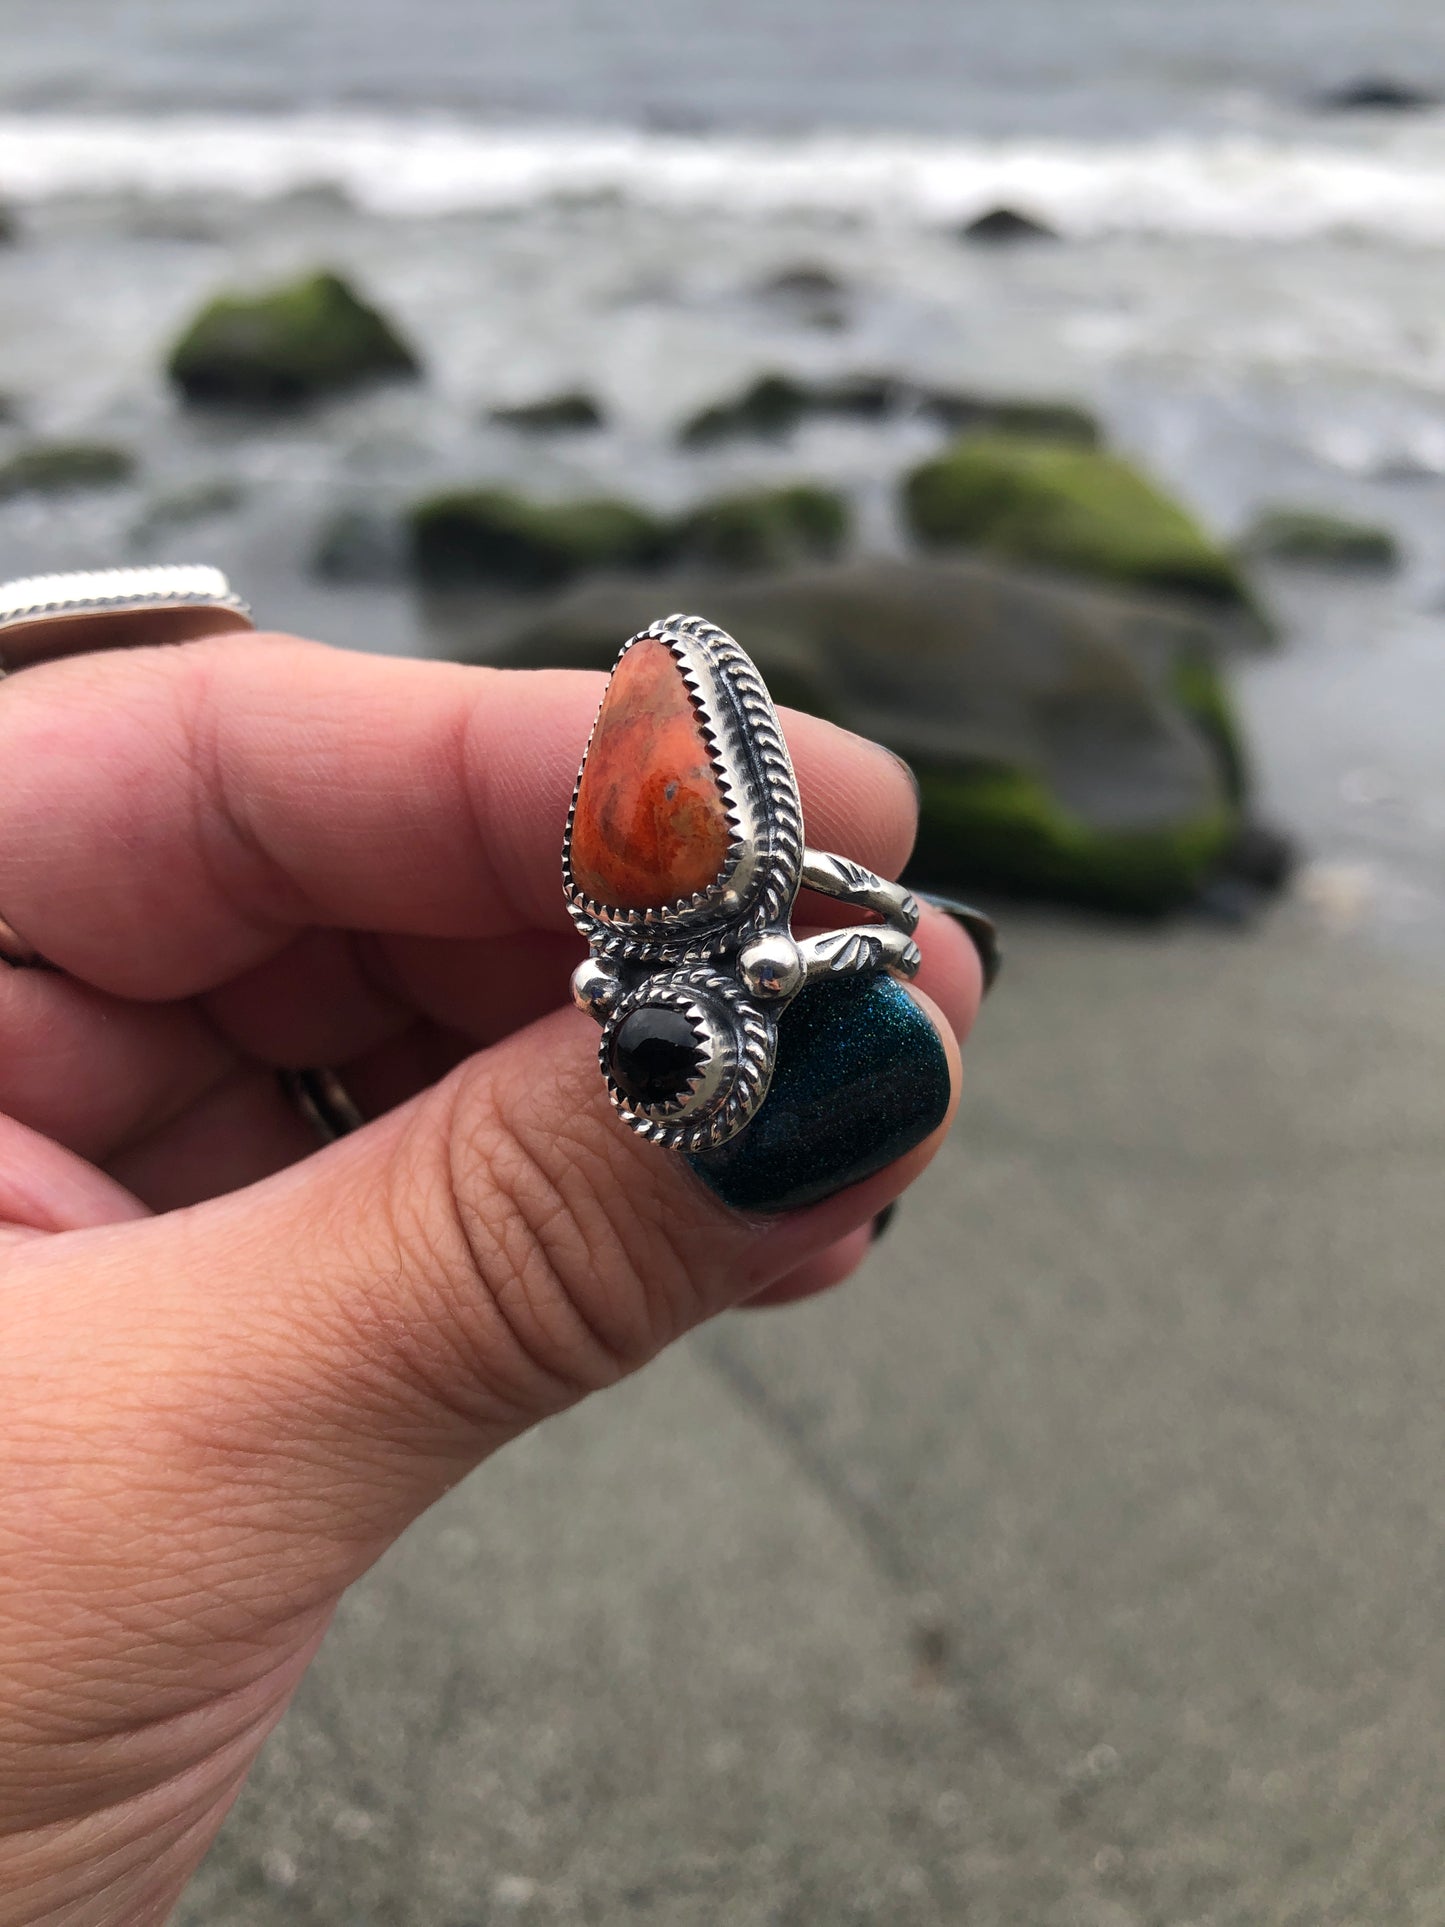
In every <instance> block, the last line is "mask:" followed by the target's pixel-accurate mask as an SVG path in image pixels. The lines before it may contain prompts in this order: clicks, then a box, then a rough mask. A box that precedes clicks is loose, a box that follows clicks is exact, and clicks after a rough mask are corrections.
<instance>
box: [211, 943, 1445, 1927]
mask: <svg viewBox="0 0 1445 1927" xmlns="http://www.w3.org/2000/svg"><path fill="white" fill-rule="evenodd" d="M1009 927H1010V935H1011V940H1012V941H1011V955H1010V958H1009V964H1008V967H1007V970H1006V972H1005V975H1004V978H1003V979H1002V981H1001V984H1000V987H999V990H998V992H997V995H996V997H995V998H994V999H993V1000H992V1002H991V1005H990V1008H989V1009H988V1011H987V1013H986V1015H985V1018H984V1020H983V1022H982V1023H981V1025H980V1028H979V1031H978V1033H977V1036H976V1040H975V1044H974V1047H973V1048H972V1049H971V1051H970V1054H969V1069H970V1081H969V1088H968V1092H967V1096H966V1100H965V1104H964V1109H963V1115H962V1119H961V1122H960V1125H959V1128H958V1130H957V1132H956V1135H955V1137H954V1140H953V1141H952V1143H951V1145H950V1146H949V1148H948V1150H947V1151H946V1152H945V1154H944V1155H943V1156H942V1157H941V1158H940V1159H939V1161H938V1163H937V1164H936V1165H935V1167H934V1169H933V1170H932V1171H931V1173H930V1174H929V1175H928V1177H927V1178H926V1180H925V1181H924V1182H923V1183H922V1184H921V1185H920V1186H919V1188H918V1190H917V1192H916V1193H915V1194H914V1196H913V1197H912V1198H911V1199H910V1200H909V1202H908V1204H907V1206H906V1208H905V1209H904V1210H903V1211H902V1212H901V1213H900V1214H899V1217H898V1220H897V1223H896V1225H895V1227H894V1229H893V1230H892V1231H891V1232H890V1234H889V1237H888V1239H887V1241H886V1243H885V1244H883V1245H882V1246H881V1247H880V1248H879V1252H878V1255H877V1256H876V1258H875V1259H874V1260H873V1261H872V1263H871V1265H870V1267H869V1270H868V1272H867V1274H866V1275H865V1276H863V1277H861V1278H860V1279H859V1280H858V1281H857V1282H856V1283H854V1284H853V1285H852V1286H851V1287H849V1288H848V1289H847V1290H846V1291H844V1292H843V1293H841V1294H839V1295H837V1296H836V1297H835V1298H833V1299H832V1300H831V1301H826V1302H823V1303H820V1304H817V1305H814V1306H810V1307H807V1308H805V1309H801V1310H797V1311H793V1312H789V1313H782V1314H773V1315H770V1316H753V1317H746V1316H741V1317H734V1318H732V1319H730V1320H727V1321H725V1322H724V1323H723V1324H721V1325H719V1326H717V1327H715V1328H713V1329H712V1330H710V1331H708V1332H706V1333H703V1334H700V1335H698V1336H697V1337H696V1338H695V1339H694V1340H693V1341H691V1342H690V1343H688V1344H687V1345H686V1346H684V1347H683V1348H682V1349H681V1350H680V1351H679V1352H677V1353H676V1354H675V1355H673V1356H672V1357H670V1358H668V1359H667V1360H665V1361H664V1362H663V1363H662V1364H661V1365H659V1366H658V1367H656V1368H655V1369H654V1370H653V1371H652V1372H651V1373H649V1374H647V1375H645V1376H644V1377H643V1378H642V1379H641V1380H639V1381H637V1382H636V1383H634V1384H632V1385H630V1386H628V1387H626V1388H625V1389H623V1390H622V1391H621V1392H619V1393H616V1394H613V1395H609V1396H608V1397H607V1398H605V1399H599V1400H597V1401H594V1402H593V1403H592V1404H591V1405H590V1406H588V1407H586V1408H584V1409H583V1410H581V1411H579V1412H577V1413H576V1414H574V1415H573V1416H571V1417H570V1418H569V1419H567V1420H565V1421H564V1422H562V1423H560V1424H558V1425H555V1426H553V1427H550V1428H548V1429H547V1430H545V1431H543V1432H541V1433H539V1434H538V1435H536V1436H535V1437H533V1438H531V1439H529V1440H527V1441H525V1442H524V1443H523V1444H521V1445H520V1446H518V1447H516V1448H514V1449H513V1450H512V1451H511V1452H510V1453H509V1454H506V1455H504V1456H503V1457H502V1458H501V1459H499V1460H498V1461H497V1462H496V1463H495V1464H494V1465H492V1466H491V1467H490V1468H488V1469H487V1470H485V1471H484V1472H483V1473H482V1474H480V1475H479V1476H478V1477H476V1478H474V1479H473V1480H472V1481H471V1482H470V1483H469V1484H468V1485H466V1486H465V1487H464V1488H462V1489H461V1490H459V1491H458V1492H457V1493H456V1494H455V1495H453V1497H452V1498H451V1499H450V1500H448V1502H447V1503H446V1504H445V1505H443V1506H442V1507H440V1508H439V1509H438V1510H437V1511H436V1512H435V1513H434V1514H433V1515H432V1516H431V1517H429V1518H428V1519H427V1520H426V1521H424V1522H423V1524H422V1525H421V1526H420V1527H419V1528H418V1529H416V1530H415V1531H414V1532H413V1533H412V1534H411V1535H410V1537H409V1538H408V1539H407V1540H406V1541H405V1542H404V1544H403V1545H402V1546H401V1547H399V1548H398V1549H397V1550H396V1552H395V1553H394V1554H393V1555H392V1556H391V1557H390V1558H389V1559H388V1560H387V1561H386V1562H385V1563H384V1564H383V1566H382V1567H381V1568H380V1569H378V1571H377V1572H375V1573H374V1574H373V1575H372V1576H371V1577H370V1578H369V1579H368V1580H367V1581H366V1582H364V1583H363V1584H362V1585H361V1586H359V1587H358V1588H357V1589H356V1590H355V1592H354V1594H353V1595H352V1596H351V1597H350V1598H349V1599H348V1601H347V1602H346V1605H345V1607H344V1608H343V1611H342V1613H341V1615H340V1618H339V1621H338V1624H337V1627H336V1630H335V1633H334V1635H333V1637H332V1640H331V1642H330V1643H329V1645H328V1646H327V1648H326V1649H325V1652H324V1654H323V1656H322V1659H321V1661H320V1663H319V1664H318V1666H317V1667H316V1669H315V1671H314V1674H313V1676H312V1677H311V1678H310V1679H309V1681H308V1682H307V1684H306V1686H305V1687H304V1688H303V1691H302V1693H301V1695H300V1698H299V1700H298V1701H297V1704H296V1706H295V1708H294V1710H293V1712H292V1713H291V1715H290V1716H289V1718H288V1720H287V1721H286V1723H285V1724H284V1726H283V1727H282V1729H281V1731H280V1732H279V1734H278V1735H277V1737H276V1738H275V1740H274V1741H273V1743H272V1744H271V1746H270V1748H269V1749H268V1751H267V1753H266V1755H265V1756H264V1758H263V1761H262V1763H261V1766H260V1768H259V1770H258V1771H257V1773H256V1775H255V1777H254V1780H253V1782H252V1785H251V1787H250V1789H249V1790H248V1792H247V1793H246V1795H245V1796H244V1797H243V1800H242V1802H241V1805H240V1807H239V1808H238V1810H237V1812H236V1815H235V1816H234V1818H233V1820H232V1822H231V1824H230V1826H229V1827H228V1829H227V1831H226V1832H225V1834H224V1835H223V1837H222V1839H221V1841H220V1843H219V1845H218V1846H217V1848H216V1849H215V1851H214V1853H213V1855H212V1858H211V1860H210V1862H209V1863H208V1865H207V1867H206V1869H205V1870H204V1871H203V1873H202V1875H201V1877H200V1879H199V1881H198V1882H197V1884H196V1886H195V1888H194V1889H193V1892H192V1895H191V1896H190V1898H189V1900H188V1902H187V1903H186V1905H185V1907H184V1909H183V1910H182V1913H181V1915H180V1917H179V1918H180V1919H181V1921H182V1922H184V1923H186V1924H187V1927H199V1923H201V1922H211V1921H218V1920H224V1921H225V1922H226V1923H227V1927H272V1923H275V1927H280V1923H282V1922H285V1923H288V1924H289V1923H294V1922H297V1921H311V1922H316V1923H332V1922H336V1923H341V1922H346V1923H348V1927H359V1924H360V1923H382V1922H386V1923H393V1922H403V1921H404V1922H407V1923H427V1924H428V1927H430V1923H436V1927H474V1924H475V1923H481V1922H484V1921H485V1922H488V1923H491V1922H510V1921H517V1922H523V1923H533V1922H536V1923H543V1922H545V1923H552V1922H569V1923H570V1922H612V1921H619V1920H627V1921H632V1922H656V1923H659V1927H662V1924H663V1923H665V1924H666V1927H690V1924H691V1923H694V1922H696V1923H699V1924H701V1923H704V1922H706V1923H713V1922H716V1921H719V1920H726V1921H727V1922H728V1923H729V1927H765V1924H766V1927H775V1924H777V1927H781V1924H782V1923H789V1927H794V1924H796V1927H839V1924H840V1923H851V1922H865V1921H866V1922H887V1923H888V1924H889V1927H911V1923H920V1924H922V1923H957V1922H962V1921H965V1920H966V1921H967V1922H968V1923H969V1927H995V1924H996V1927H1023V1924H1025V1923H1026V1924H1027V1927H1153V1923H1160V1924H1161V1927H1162V1924H1163V1923H1171V1924H1173V1927H1184V1924H1185V1923H1195V1927H1204V1924H1205V1923H1208V1924H1209V1927H1246V1924H1248V1927H1258V1923H1260V1922H1263V1921H1269V1922H1271V1923H1284V1922H1298V1923H1300V1924H1301V1927H1306V1924H1307V1927H1321V1923H1326V1922H1328V1923H1352V1927H1353V1924H1358V1927H1387V1923H1395V1922H1402V1923H1403V1922H1411V1923H1424V1922H1438V1921H1439V1920H1441V1919H1445V1866H1442V1858H1441V1854H1440V1846H1439V1814H1440V1779H1441V1775H1440V1737H1439V1736H1440V1734H1441V1732H1442V1730H1445V1641H1442V1639H1441V1636H1440V1628H1439V1601H1440V1598H1441V1596H1442V1582H1445V1534H1442V1519H1441V1512H1442V1500H1441V1496H1440V1495H1441V1492H1442V1490H1445V1483H1442V1471H1445V1404H1442V1401H1441V1398H1440V1395H1439V1384H1440V1377H1441V1367H1442V1361H1445V1291H1442V1289H1441V1284H1442V1269H1445V1267H1442V1260H1441V1253H1442V1249H1445V1185H1442V1181H1441V1174H1442V1168H1445V982H1442V980H1441V978H1440V976H1439V975H1438V974H1435V975H1432V974H1431V973H1430V972H1429V971H1428V970H1422V969H1419V968H1416V967H1415V966H1414V965H1412V964H1411V963H1409V962H1408V961H1399V960H1391V959H1389V958H1385V957H1382V956H1380V955H1376V954H1373V953H1371V952H1370V951H1368V950H1366V949H1364V948H1363V947H1362V946H1360V945H1358V944H1357V943H1354V942H1352V941H1347V940H1343V939H1340V938H1337V937H1330V936H1328V935H1325V934H1323V933H1322V932H1321V931H1320V929H1319V928H1318V927H1316V926H1315V925H1314V924H1312V923H1311V922H1310V921H1309V919H1308V918H1307V916H1306V913H1305V912H1304V911H1302V910H1298V909H1291V908H1286V909H1284V910H1283V911H1281V912H1280V913H1279V914H1278V915H1277V916H1276V917H1275V918H1274V919H1273V921H1272V922H1270V923H1268V924H1267V925H1265V926H1264V927H1262V928H1260V929H1258V930H1256V931H1254V932H1252V933H1250V934H1247V935H1226V934H1221V933H1218V932H1215V931H1212V930H1209V929H1204V928H1200V927H1199V926H1181V927H1179V928H1176V929H1174V930H1172V931H1169V932H1166V933H1158V934H1150V933H1140V932H1138V931H1129V930H1119V929H1115V928H1101V927H1098V926H1093V925H1084V924H1080V923H1076V922H1065V921H1064V920H1062V919H1053V918H1048V917H1044V916H1039V915H1020V914H1014V915H1012V916H1011V917H1010V919H1009Z"/></svg>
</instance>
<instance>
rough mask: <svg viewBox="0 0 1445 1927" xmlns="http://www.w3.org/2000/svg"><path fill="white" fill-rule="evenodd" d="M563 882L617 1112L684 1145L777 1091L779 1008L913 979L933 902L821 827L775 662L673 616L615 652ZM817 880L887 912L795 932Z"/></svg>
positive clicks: (571, 817) (667, 1142) (581, 778)
mask: <svg viewBox="0 0 1445 1927" xmlns="http://www.w3.org/2000/svg"><path fill="white" fill-rule="evenodd" d="M562 877H563V887H564V890H565V892H566V898H567V908H568V910H569V912H570V914H571V917H572V920H573V922H574V923H575V924H576V925H577V927H578V929H579V930H580V931H581V932H582V934H583V935H584V936H585V937H586V939H587V942H588V946H589V952H590V954H589V955H588V957H587V959H586V960H585V961H584V962H583V963H581V964H579V965H578V967H577V969H576V971H575V972H574V973H573V977H572V997H573V1001H574V1002H575V1003H576V1004H577V1005H578V1007H579V1008H580V1009H582V1010H584V1011H587V1012H588V1013H589V1014H590V1015H591V1016H593V1017H595V1018H596V1019H597V1021H598V1022H599V1023H600V1024H601V1026H602V1038H601V1043H600V1046H599V1053H598V1054H599V1062H600V1064H601V1067H602V1075H603V1077H604V1078H605V1080H606V1083H607V1089H608V1092H609V1094H610V1096H611V1099H612V1103H613V1106H614V1108H615V1109H616V1111H617V1112H618V1115H619V1116H620V1117H621V1118H622V1120H623V1121H624V1123H626V1124H627V1125H629V1126H630V1127H631V1129H632V1130H634V1131H636V1132H638V1133H639V1134H640V1135H641V1136H643V1137H645V1138H647V1139H648V1140H649V1141H650V1142H652V1143H654V1144H658V1145H661V1146H663V1147H664V1148H666V1149H668V1150H674V1151H701V1150H706V1149H710V1148H712V1147H714V1146H716V1145H719V1144H724V1143H726V1142H727V1141H728V1139H729V1138H732V1137H736V1136H737V1134H738V1132H740V1131H742V1130H743V1129H745V1128H746V1126H747V1125H748V1123H749V1122H750V1121H751V1120H752V1118H753V1117H754V1116H755V1115H756V1114H757V1111H758V1109H759V1107H760V1106H761V1105H762V1103H763V1101H764V1099H765V1098H766V1097H767V1094H768V1085H769V1082H770V1080H771V1077H772V1072H773V1062H774V1058H775V1056H776V1052H777V1036H778V1021H779V1019H780V1017H781V1016H782V1015H783V1013H784V1011H785V1010H786V1009H787V1006H788V1004H789V1003H790V1002H791V1000H792V999H793V998H794V997H796V996H797V994H798V992H799V991H800V990H802V989H803V987H804V986H805V985H806V984H808V983H810V982H812V981H814V980H816V979H819V978H824V977H832V976H835V975H837V974H839V973H847V972H859V971H881V970H887V971H892V972H894V973H895V974H896V975H898V976H901V977H912V976H913V975H914V974H915V973H916V972H917V970H918V967H919V964H920V963H921V961H922V959H921V957H920V954H919V950H918V945H917V944H916V943H915V942H914V940H913V933H914V930H915V929H916V928H917V925H918V918H919V907H918V903H917V901H916V899H915V898H914V897H913V895H912V894H911V892H910V891H908V890H906V889H904V888H903V886H902V885H901V884H897V883H889V882H887V881H885V880H884V879H883V878H881V877H877V876H875V875H874V874H873V872H872V871H871V870H867V869H865V868H864V867H863V865H862V864H859V863H854V862H853V861H851V859H849V858H848V857H841V856H831V855H827V854H825V853H823V852H821V851H816V850H809V849H807V848H805V847H804V842H803V815H802V808H801V805H800V803H799V800H798V785H797V780H796V778H795V777H794V774H793V765H792V763H791V761H790V759H789V756H788V750H787V745H786V743H785V742H784V741H783V734H782V730H781V728H780V727H779V724H778V717H777V711H776V710H775V709H774V708H773V703H772V699H771V697H770V696H769V695H768V691H767V688H766V685H765V684H764V682H763V679H762V677H761V676H760V675H759V674H758V671H757V669H756V667H755V666H754V664H753V663H752V661H751V660H750V659H749V657H748V656H747V655H746V654H745V652H744V651H743V650H742V649H741V648H740V647H739V646H738V644H737V643H736V642H735V641H734V640H733V638H732V637H731V636H729V635H726V634H725V633H724V632H723V631H722V630H721V629H717V628H714V627H713V625H712V624H711V623H708V622H704V621H703V620H702V618H701V617H699V616H684V615H675V616H669V617H667V618H666V620H665V621H662V622H655V623H653V625H652V627H651V628H649V629H644V630H643V631H642V632H641V634H639V635H636V636H634V637H633V638H632V640H631V641H630V642H629V643H627V644H626V646H625V647H624V649H623V650H622V653H621V655H620V656H619V657H618V659H617V662H616V664H615V665H614V668H613V671H612V676H611V679H610V681H609V683H608V685H607V690H606V692H605V694H604V696H603V699H602V707H601V709H600V710H599V711H598V714H597V720H596V722H595V723H594V725H593V729H592V734H591V736H590V737H589V739H588V744H587V750H586V753H585V755H584V756H583V759H582V767H581V769H580V771H579V772H578V776H577V785H576V788H575V789H574V791H573V795H572V807H571V809H570V810H569V811H568V814H567V831H566V838H565V841H564V844H563V853H562ZM800 889H809V890H815V891H817V892H818V893H819V894H821V895H823V896H828V897H834V898H837V899H839V900H841V901H843V902H846V903H851V904H856V905H857V906H858V907H859V908H860V909H862V910H866V911H869V912H871V913H872V915H873V916H874V917H876V918H877V919H879V921H877V922H874V923H866V924H857V925H852V926H849V927H848V928H847V929H842V930H829V931H825V932H824V933H823V934H822V935H819V936H812V937H805V938H802V939H799V938H796V937H794V935H793V933H792V928H791V920H792V912H793V904H794V899H795V898H796V897H797V894H798V892H799V890H800Z"/></svg>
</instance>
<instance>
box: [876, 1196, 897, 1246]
mask: <svg viewBox="0 0 1445 1927" xmlns="http://www.w3.org/2000/svg"><path fill="white" fill-rule="evenodd" d="M897 1216H898V1200H897V1198H895V1199H894V1200H893V1202H892V1204H885V1205H884V1207H883V1209H882V1210H881V1211H880V1212H879V1213H878V1216H877V1217H876V1218H875V1219H874V1220H873V1243H874V1244H875V1245H876V1244H877V1242H878V1240H879V1239H880V1238H881V1237H882V1236H883V1234H884V1232H885V1231H886V1230H887V1229H888V1227H889V1225H891V1224H892V1222H893V1220H894V1219H895V1218H896V1217H897Z"/></svg>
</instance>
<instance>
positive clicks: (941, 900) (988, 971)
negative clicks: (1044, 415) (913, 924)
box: [913, 890, 1003, 997]
mask: <svg viewBox="0 0 1445 1927" xmlns="http://www.w3.org/2000/svg"><path fill="white" fill-rule="evenodd" d="M913 894H914V895H915V896H916V897H917V898H918V900H919V902H920V903H931V904H932V905H933V907H934V909H935V910H941V911H942V912H943V913H944V915H945V916H948V917H952V918H953V920H954V922H955V923H957V924H960V925H961V926H962V928H963V932H964V935H965V936H966V937H967V938H968V940H969V942H970V943H971V944H972V945H973V947H974V949H975V950H976V951H977V952H978V960H979V962H980V963H981V964H982V965H983V994H984V996H985V997H986V996H987V995H988V993H989V992H990V991H991V990H992V989H993V987H994V984H995V983H996V982H997V981H998V973H999V972H1000V970H1002V969H1003V945H1002V943H1001V942H1000V941H999V934H998V925H997V924H996V923H995V922H994V920H993V918H992V917H986V916H985V915H984V913H983V912H982V910H975V909H974V907H973V905H972V904H969V903H960V902H959V901H958V900H957V898H956V897H936V896H932V895H930V893H929V892H928V891H927V890H915V891H914V893H913Z"/></svg>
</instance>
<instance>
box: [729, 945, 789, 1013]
mask: <svg viewBox="0 0 1445 1927" xmlns="http://www.w3.org/2000/svg"><path fill="white" fill-rule="evenodd" d="M738 975H739V976H740V977H741V978H742V980H743V982H744V983H745V984H746V985H747V987H748V989H749V991H750V992H751V993H752V995H753V996H754V997H759V998H763V999H765V1000H766V1001H768V1002H770V1003H772V1002H776V1001H780V1000H781V999H783V998H786V997H791V996H793V995H794V994H795V993H796V992H797V991H798V990H799V989H800V988H801V987H802V982H803V959H802V957H801V955H800V954H799V951H798V946H797V944H796V943H794V941H793V939H792V938H791V937H790V936H788V935H787V933H786V932H785V931H782V930H764V931H763V932H761V934H760V935H758V936H756V937H753V938H752V939H751V940H750V941H749V942H748V943H745V944H744V945H743V947H742V949H741V950H740V951H739V952H738Z"/></svg>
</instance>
